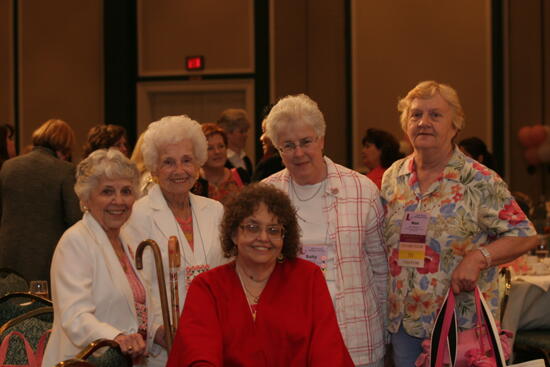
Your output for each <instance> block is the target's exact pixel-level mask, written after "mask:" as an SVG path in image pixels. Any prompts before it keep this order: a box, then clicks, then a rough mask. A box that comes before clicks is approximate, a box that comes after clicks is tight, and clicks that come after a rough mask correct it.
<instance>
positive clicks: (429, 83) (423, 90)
mask: <svg viewBox="0 0 550 367" xmlns="http://www.w3.org/2000/svg"><path fill="white" fill-rule="evenodd" d="M436 94H439V95H440V96H441V97H443V99H444V100H445V101H447V103H448V104H449V106H451V109H452V110H453V118H452V122H453V126H454V127H455V128H456V129H457V132H460V131H461V130H462V129H464V110H463V109H462V105H461V104H460V99H459V98H458V94H457V93H456V90H454V88H453V87H451V86H449V85H447V84H442V83H438V82H435V81H433V80H426V81H423V82H420V83H418V84H417V85H416V86H415V87H414V88H413V89H411V91H410V92H409V93H407V95H406V96H405V98H402V99H401V100H400V101H399V102H398V103H397V110H398V111H399V112H401V116H400V121H401V128H402V129H403V131H407V122H408V121H409V117H410V109H411V104H412V101H413V100H414V99H415V98H420V99H428V98H431V97H433V96H435V95H436Z"/></svg>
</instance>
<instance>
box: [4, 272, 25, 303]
mask: <svg viewBox="0 0 550 367" xmlns="http://www.w3.org/2000/svg"><path fill="white" fill-rule="evenodd" d="M28 290H29V283H28V282H27V280H26V279H25V278H24V277H23V276H22V275H21V274H19V273H18V272H16V271H15V270H12V269H8V268H0V296H3V295H5V294H8V293H12V292H26V291H28Z"/></svg>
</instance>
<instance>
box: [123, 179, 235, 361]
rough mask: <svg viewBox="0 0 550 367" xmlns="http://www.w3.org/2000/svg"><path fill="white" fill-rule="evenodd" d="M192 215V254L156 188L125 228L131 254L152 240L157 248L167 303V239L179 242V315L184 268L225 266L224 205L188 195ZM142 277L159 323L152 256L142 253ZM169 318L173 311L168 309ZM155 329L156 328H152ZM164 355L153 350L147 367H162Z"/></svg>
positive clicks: (139, 205) (168, 281)
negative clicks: (222, 223)
mask: <svg viewBox="0 0 550 367" xmlns="http://www.w3.org/2000/svg"><path fill="white" fill-rule="evenodd" d="M189 198H190V201H191V209H192V215H193V244H194V246H193V247H194V251H193V250H191V247H190V246H189V243H188V242H187V238H186V237H185V235H184V234H183V231H182V230H181V228H180V226H179V224H178V223H177V222H176V218H175V217H174V214H173V213H172V211H171V210H170V208H169V207H168V203H167V202H166V199H164V195H163V194H162V191H161V190H160V186H159V185H158V184H155V185H153V186H152V187H151V188H150V189H149V192H148V194H147V195H146V196H144V197H142V198H141V199H139V200H138V201H137V202H136V203H135V204H134V207H133V210H132V216H131V217H130V219H129V220H128V222H127V223H126V224H125V227H126V232H127V233H129V234H130V235H131V237H132V239H133V242H132V243H131V244H130V246H131V247H132V249H133V251H134V253H135V252H136V249H137V247H138V245H139V244H140V242H141V241H144V240H147V239H152V240H154V241H155V242H157V244H158V245H159V247H160V252H161V255H162V264H163V267H164V279H165V283H166V291H167V293H168V294H167V299H168V303H170V278H169V269H168V239H169V238H170V236H176V237H177V238H178V242H179V247H180V254H181V255H182V257H181V267H180V269H179V271H178V287H179V297H178V298H179V305H180V313H181V311H182V310H183V305H184V302H185V296H186V294H187V289H186V286H185V281H186V280H185V268H186V266H194V265H203V264H207V265H208V266H209V267H210V269H212V268H214V267H216V266H219V265H222V264H224V263H226V262H227V259H225V258H224V256H223V251H222V248H221V244H220V231H219V225H220V223H221V220H222V217H223V205H222V204H221V203H220V202H218V201H215V200H212V199H209V198H205V197H202V196H198V195H194V194H191V193H189ZM141 275H142V277H143V279H145V282H147V284H148V286H149V292H150V293H151V298H153V300H154V301H155V302H154V305H153V306H154V307H156V310H155V312H156V319H157V320H162V311H161V309H160V306H161V304H160V291H159V287H158V282H157V273H156V268H155V263H154V257H153V252H152V251H151V250H150V249H148V248H147V249H145V251H144V253H143V270H142V274H141ZM169 310H170V315H172V309H171V307H169ZM155 328H156V325H155ZM166 360H167V353H166V351H165V350H164V349H160V348H157V347H155V348H154V349H152V350H151V357H149V361H148V365H149V366H165V365H166Z"/></svg>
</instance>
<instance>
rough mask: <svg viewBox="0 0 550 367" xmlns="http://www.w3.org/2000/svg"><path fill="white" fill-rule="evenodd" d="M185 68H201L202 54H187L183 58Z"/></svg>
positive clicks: (202, 63)
mask: <svg viewBox="0 0 550 367" xmlns="http://www.w3.org/2000/svg"><path fill="white" fill-rule="evenodd" d="M185 68H186V69H187V70H190V71H191V70H203V69H204V56H187V57H186V58H185Z"/></svg>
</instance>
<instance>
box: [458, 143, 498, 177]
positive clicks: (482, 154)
mask: <svg viewBox="0 0 550 367" xmlns="http://www.w3.org/2000/svg"><path fill="white" fill-rule="evenodd" d="M458 147H459V148H460V150H462V152H463V153H464V154H466V155H467V156H468V157H470V158H473V159H475V160H476V161H478V162H479V163H481V164H483V165H484V166H485V167H487V168H489V169H492V170H495V164H494V159H493V155H492V154H491V153H490V152H489V150H487V145H485V143H484V142H483V140H481V139H480V138H476V137H471V138H467V139H462V140H461V141H460V143H458Z"/></svg>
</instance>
